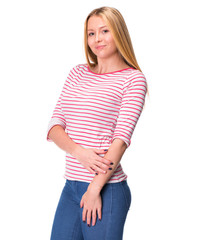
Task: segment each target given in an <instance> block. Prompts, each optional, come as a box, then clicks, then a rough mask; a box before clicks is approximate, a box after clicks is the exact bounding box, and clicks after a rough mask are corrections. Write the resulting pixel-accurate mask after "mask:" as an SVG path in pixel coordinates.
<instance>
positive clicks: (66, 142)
mask: <svg viewBox="0 0 205 240" xmlns="http://www.w3.org/2000/svg"><path fill="white" fill-rule="evenodd" d="M48 138H49V139H50V140H52V141H53V142H54V143H55V144H56V145H57V146H58V147H59V148H61V149H62V150H64V151H65V152H68V153H70V154H71V155H72V156H74V157H75V158H76V159H77V160H78V161H79V162H80V163H81V164H82V165H83V166H84V167H85V168H86V169H88V170H89V171H90V172H91V173H93V174H95V173H96V172H95V171H98V172H101V173H103V174H105V173H106V172H107V170H108V169H109V168H110V163H111V161H110V160H108V159H105V157H100V156H99V155H98V154H104V153H105V150H103V149H96V148H84V147H82V146H81V145H79V144H77V143H75V142H74V141H73V140H72V139H71V138H70V137H69V135H68V134H67V133H66V132H65V130H64V128H63V127H62V126H60V125H55V126H54V127H52V128H51V130H50V131H49V132H48Z"/></svg>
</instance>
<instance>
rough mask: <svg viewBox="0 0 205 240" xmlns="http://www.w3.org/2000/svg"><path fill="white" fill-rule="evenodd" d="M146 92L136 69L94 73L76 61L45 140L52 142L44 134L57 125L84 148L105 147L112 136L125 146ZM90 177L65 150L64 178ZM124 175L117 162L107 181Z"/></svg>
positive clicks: (138, 115) (86, 179)
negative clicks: (76, 63)
mask: <svg viewBox="0 0 205 240" xmlns="http://www.w3.org/2000/svg"><path fill="white" fill-rule="evenodd" d="M146 92H147V82H146V78H145V76H144V74H143V73H142V72H140V71H139V70H136V69H133V68H126V69H123V70H120V71H115V72H111V73H104V74H97V73H94V72H92V71H91V70H90V69H89V66H88V65H87V64H79V65H77V66H75V67H74V68H72V69H71V71H70V73H69V74H68V77H67V79H66V81H65V84H64V86H63V89H62V92H61V94H60V97H59V99H58V102H57V104H56V107H55V109H54V112H53V115H52V118H51V120H50V122H49V126H48V130H47V140H48V141H52V140H51V139H49V137H48V133H49V131H50V129H51V128H52V127H53V126H55V125H61V126H62V127H63V128H64V129H65V132H66V133H67V134H68V135H69V137H70V138H71V139H72V140H73V141H74V142H75V143H77V144H80V145H81V146H83V147H84V148H98V149H108V148H109V146H110V145H111V143H112V141H113V140H114V139H115V138H120V139H122V140H123V141H124V142H125V143H126V144H127V147H129V145H130V143H131V136H132V134H133V131H134V129H135V126H136V123H137V121H138V119H139V117H140V114H141V111H142V108H143V105H144V101H145V95H146ZM100 156H104V154H103V155H100ZM94 176H95V175H94V174H92V173H90V172H89V171H88V170H87V169H86V168H85V167H84V166H83V165H82V164H81V163H80V162H79V161H78V160H77V159H76V158H74V157H73V156H72V155H71V154H69V153H66V166H65V173H64V178H65V179H68V180H76V181H83V182H91V181H92V179H93V178H94ZM126 178H127V175H126V174H125V173H124V171H123V169H122V166H121V163H119V165H118V167H117V168H116V170H115V172H114V173H113V175H112V176H111V178H110V179H109V180H108V183H115V182H120V181H123V180H125V179H126Z"/></svg>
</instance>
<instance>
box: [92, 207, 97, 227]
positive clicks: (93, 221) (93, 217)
mask: <svg viewBox="0 0 205 240" xmlns="http://www.w3.org/2000/svg"><path fill="white" fill-rule="evenodd" d="M95 223H96V210H94V211H93V212H92V226H95Z"/></svg>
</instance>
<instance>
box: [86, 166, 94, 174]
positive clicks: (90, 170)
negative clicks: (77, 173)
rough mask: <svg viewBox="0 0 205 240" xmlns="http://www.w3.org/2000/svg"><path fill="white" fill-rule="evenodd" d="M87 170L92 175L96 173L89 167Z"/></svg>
mask: <svg viewBox="0 0 205 240" xmlns="http://www.w3.org/2000/svg"><path fill="white" fill-rule="evenodd" d="M87 169H88V171H89V172H91V173H93V174H95V173H96V171H95V170H94V169H93V168H91V167H88V168H87Z"/></svg>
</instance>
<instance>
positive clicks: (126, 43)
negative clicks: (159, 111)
mask: <svg viewBox="0 0 205 240" xmlns="http://www.w3.org/2000/svg"><path fill="white" fill-rule="evenodd" d="M84 43H85V55H86V59H87V64H79V65H77V66H75V67H73V69H71V71H70V73H69V75H68V77H67V80H66V81H65V84H64V86H63V90H62V92H61V94H60V97H59V99H58V102H57V105H56V107H55V109H54V112H53V116H52V118H51V121H50V123H49V127H48V135H47V138H48V140H49V141H53V142H54V143H55V144H56V145H58V146H59V147H60V148H61V149H63V150H64V151H65V152H66V169H65V175H64V177H65V179H66V183H65V186H64V188H63V191H62V194H61V197H60V200H59V203H58V206H57V209H56V213H55V218H54V222H53V227H52V233H51V240H71V239H72V240H83V239H87V240H96V239H98V240H120V239H122V236H123V228H124V223H125V220H126V216H127V213H128V210H129V208H130V204H131V192H130V188H129V186H128V183H127V175H126V174H125V173H124V171H123V169H122V166H121V164H120V160H121V158H122V156H123V154H124V152H125V150H126V149H127V148H128V147H129V145H130V143H131V136H132V133H133V131H134V129H135V126H136V123H137V121H138V119H139V117H140V114H141V112H142V109H143V106H144V102H145V96H146V93H147V82H146V78H145V76H144V74H143V73H142V72H141V70H140V68H139V66H138V64H137V61H136V58H135V54H134V51H133V47H132V43H131V39H130V36H129V33H128V30H127V27H126V24H125V21H124V19H123V17H122V15H121V14H120V12H119V11H118V10H116V9H115V8H110V7H102V8H98V9H95V10H93V11H92V12H91V13H90V14H89V15H88V17H87V19H86V21H85V34H84ZM130 164H131V163H130Z"/></svg>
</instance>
